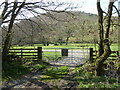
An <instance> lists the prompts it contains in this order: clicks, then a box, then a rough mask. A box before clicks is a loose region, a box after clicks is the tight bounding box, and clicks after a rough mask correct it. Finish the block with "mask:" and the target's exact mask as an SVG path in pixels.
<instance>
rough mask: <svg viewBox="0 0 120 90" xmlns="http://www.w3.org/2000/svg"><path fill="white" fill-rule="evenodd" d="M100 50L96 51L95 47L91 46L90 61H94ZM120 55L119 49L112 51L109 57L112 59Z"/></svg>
mask: <svg viewBox="0 0 120 90" xmlns="http://www.w3.org/2000/svg"><path fill="white" fill-rule="evenodd" d="M97 52H98V51H94V50H93V48H90V62H93V60H94V59H95V57H96V55H97ZM117 57H119V51H111V55H110V56H109V57H108V59H110V60H116V59H117Z"/></svg>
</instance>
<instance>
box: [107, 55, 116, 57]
mask: <svg viewBox="0 0 120 90" xmlns="http://www.w3.org/2000/svg"><path fill="white" fill-rule="evenodd" d="M109 57H117V56H116V55H110V56H109Z"/></svg>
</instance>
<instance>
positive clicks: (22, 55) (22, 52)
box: [21, 48, 23, 58]
mask: <svg viewBox="0 0 120 90" xmlns="http://www.w3.org/2000/svg"><path fill="white" fill-rule="evenodd" d="M22 57H23V51H22V48H21V58H22Z"/></svg>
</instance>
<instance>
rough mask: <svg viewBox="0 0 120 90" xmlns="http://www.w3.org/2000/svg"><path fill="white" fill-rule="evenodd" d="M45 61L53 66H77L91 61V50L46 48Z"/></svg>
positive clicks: (44, 51) (44, 50)
mask: <svg viewBox="0 0 120 90" xmlns="http://www.w3.org/2000/svg"><path fill="white" fill-rule="evenodd" d="M47 53H48V54H47ZM46 57H47V58H46ZM43 59H44V60H45V61H47V62H49V63H51V64H58V65H72V66H76V65H80V64H84V63H85V62H86V61H88V60H89V49H88V48H64V49H63V48H46V49H43Z"/></svg>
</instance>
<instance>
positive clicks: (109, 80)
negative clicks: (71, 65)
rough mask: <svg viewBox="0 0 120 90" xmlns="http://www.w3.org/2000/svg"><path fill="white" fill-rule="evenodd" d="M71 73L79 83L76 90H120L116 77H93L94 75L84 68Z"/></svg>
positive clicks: (119, 83) (78, 68)
mask: <svg viewBox="0 0 120 90" xmlns="http://www.w3.org/2000/svg"><path fill="white" fill-rule="evenodd" d="M73 72H74V77H75V79H76V82H77V83H79V85H78V88H113V89H112V90H116V88H120V81H119V80H118V77H110V76H95V73H94V74H93V73H92V72H88V71H86V70H85V68H84V66H83V67H77V68H75V69H74V71H73Z"/></svg>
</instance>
